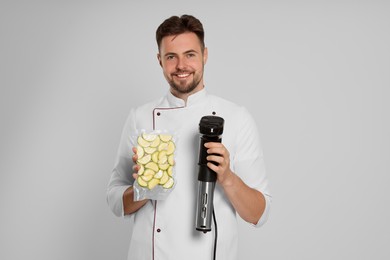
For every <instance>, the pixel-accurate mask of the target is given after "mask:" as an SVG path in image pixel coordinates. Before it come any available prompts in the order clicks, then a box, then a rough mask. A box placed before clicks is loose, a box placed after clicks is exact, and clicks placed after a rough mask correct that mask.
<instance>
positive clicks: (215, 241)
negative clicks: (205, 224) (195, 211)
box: [213, 209, 218, 260]
mask: <svg viewBox="0 0 390 260" xmlns="http://www.w3.org/2000/svg"><path fill="white" fill-rule="evenodd" d="M213 219H214V233H215V236H214V256H213V260H215V259H216V256H217V238H218V228H217V220H216V219H215V211H214V209H213Z"/></svg>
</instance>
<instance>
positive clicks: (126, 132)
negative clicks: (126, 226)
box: [107, 109, 136, 217]
mask: <svg viewBox="0 0 390 260" xmlns="http://www.w3.org/2000/svg"><path fill="white" fill-rule="evenodd" d="M135 129H136V123H135V111H134V110H133V109H132V110H131V111H130V113H129V116H128V118H127V120H126V123H125V126H124V128H123V130H122V135H121V138H120V143H119V148H118V153H117V156H116V160H115V164H114V168H113V170H112V173H111V178H110V181H109V183H108V187H107V203H108V205H109V207H110V209H111V210H112V212H113V213H114V214H115V215H116V216H118V217H121V216H122V217H123V216H124V210H123V193H124V192H125V190H126V189H127V188H129V187H130V186H132V184H133V182H134V178H133V176H132V173H133V169H132V168H133V160H132V156H133V152H132V142H131V133H135Z"/></svg>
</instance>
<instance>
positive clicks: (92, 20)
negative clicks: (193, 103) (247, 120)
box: [0, 0, 390, 260]
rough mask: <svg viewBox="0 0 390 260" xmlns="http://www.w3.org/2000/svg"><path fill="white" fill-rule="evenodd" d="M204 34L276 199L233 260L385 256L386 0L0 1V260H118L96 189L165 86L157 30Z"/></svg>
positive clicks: (244, 231)
mask: <svg viewBox="0 0 390 260" xmlns="http://www.w3.org/2000/svg"><path fill="white" fill-rule="evenodd" d="M184 13H190V14H193V15H195V16H198V17H199V18H200V19H201V21H202V22H203V24H204V26H205V30H206V44H207V45H208V47H209V60H208V64H207V65H206V75H205V82H206V86H207V88H208V90H209V91H210V92H212V93H215V94H219V95H221V96H223V97H225V98H226V99H230V100H233V101H235V102H237V103H240V104H243V105H245V106H247V108H248V109H249V110H250V111H251V112H252V114H253V115H254V117H255V119H256V121H257V123H258V126H259V128H260V132H261V138H262V142H263V146H264V151H265V159H266V163H267V168H268V172H269V178H270V181H271V185H272V191H273V196H274V203H273V209H272V213H271V217H270V220H269V222H268V223H267V224H266V225H265V226H264V227H262V228H260V229H254V228H252V227H251V226H249V225H248V224H246V223H243V222H241V221H240V237H241V239H240V242H241V244H240V254H241V258H240V259H296V260H303V259H310V260H312V259H389V258H390V249H389V245H388V243H389V241H390V225H389V219H390V210H389V204H390V201H389V191H388V186H389V184H390V183H389V174H390V165H389V164H390V163H389V162H390V142H389V141H390V138H389V132H390V123H389V118H390V115H389V111H390V105H389V96H390V95H389V94H390V90H389V89H390V88H389V87H390V76H389V75H390V74H389V73H390V50H389V46H390V16H389V13H390V5H389V2H388V1H375V0H370V1H345V0H344V1H325V0H322V1H287V0H285V1H234V2H229V1H177V0H176V1H102V0H100V1H87V0H83V1H2V2H1V4H0V30H1V31H0V37H1V41H0V55H1V56H0V66H1V67H0V74H1V75H0V76H1V77H0V84H1V93H0V109H1V110H0V122H1V127H0V142H1V143H0V172H1V175H0V210H1V213H0V247H1V249H0V259H7V260H14V259H37V260H38V259H56V260H57V259H59V260H60V259H61V260H62V259H64V260H65V259H66V260H68V259H72V260H77V259H83V260H84V259H99V260H100V259H118V260H119V259H126V255H127V249H128V237H129V236H128V230H129V228H128V223H127V222H126V221H125V220H123V219H121V218H116V217H114V215H113V214H112V213H111V212H110V211H109V209H108V207H107V204H106V197H105V196H106V193H105V189H106V185H107V182H108V180H109V176H110V173H111V168H112V166H113V163H114V158H115V154H116V150H117V146H118V142H119V136H120V133H121V130H122V126H123V124H124V121H125V119H126V117H127V114H128V111H129V109H130V108H131V107H133V106H135V105H139V104H142V103H144V102H146V101H149V100H151V99H154V98H156V97H159V96H161V95H162V94H164V93H165V92H166V91H167V89H168V87H167V84H166V82H165V79H164V77H163V75H162V72H161V69H160V67H159V65H158V63H157V60H156V53H157V48H156V44H155V40H154V33H155V29H156V27H157V26H158V25H159V24H160V23H161V22H162V21H163V19H165V18H167V17H169V16H171V15H176V14H179V15H180V14H184Z"/></svg>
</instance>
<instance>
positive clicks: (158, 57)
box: [157, 53, 162, 67]
mask: <svg viewBox="0 0 390 260" xmlns="http://www.w3.org/2000/svg"><path fill="white" fill-rule="evenodd" d="M157 59H158V63H159V64H160V66H161V67H162V63H161V55H160V53H157Z"/></svg>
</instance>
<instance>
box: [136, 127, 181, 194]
mask: <svg viewBox="0 0 390 260" xmlns="http://www.w3.org/2000/svg"><path fill="white" fill-rule="evenodd" d="M176 141H177V140H176V137H175V135H174V134H173V133H170V132H167V131H162V130H155V131H152V132H146V131H140V132H139V133H138V134H135V135H132V137H131V143H132V144H133V146H134V147H136V148H137V156H138V159H137V164H138V165H139V167H140V169H139V171H138V178H137V179H136V180H135V181H134V184H133V188H134V201H139V200H143V199H153V200H164V199H165V198H166V197H167V196H168V195H169V194H170V192H171V191H172V190H173V188H174V186H175V183H176V180H175V152H176Z"/></svg>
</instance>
